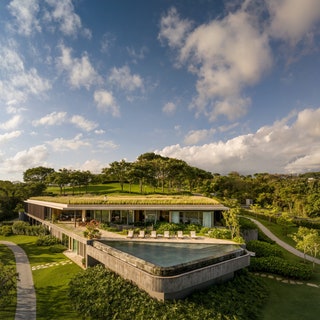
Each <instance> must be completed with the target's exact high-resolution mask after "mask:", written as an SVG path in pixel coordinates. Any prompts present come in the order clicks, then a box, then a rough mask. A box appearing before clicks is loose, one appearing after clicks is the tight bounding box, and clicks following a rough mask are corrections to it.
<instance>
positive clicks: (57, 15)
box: [46, 0, 91, 38]
mask: <svg viewBox="0 0 320 320" xmlns="http://www.w3.org/2000/svg"><path fill="white" fill-rule="evenodd" d="M46 2H47V3H48V4H49V5H50V6H51V7H52V8H53V10H52V11H50V12H47V17H46V18H47V19H52V20H54V21H56V22H58V23H59V24H60V25H59V30H60V31H61V32H62V33H63V34H64V35H67V36H76V35H77V33H78V32H79V31H80V30H82V31H83V34H84V36H86V37H88V38H91V31H90V30H89V29H82V23H81V19H80V17H79V16H78V15H77V14H76V13H75V12H74V6H73V4H72V1H71V0H64V1H56V0H46Z"/></svg>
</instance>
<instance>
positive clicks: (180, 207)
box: [25, 199, 229, 211]
mask: <svg viewBox="0 0 320 320" xmlns="http://www.w3.org/2000/svg"><path fill="white" fill-rule="evenodd" d="M25 202H26V203H29V204H35V205H39V206H44V207H48V208H53V209H58V210H62V211H74V210H168V211H221V210H229V208H228V207H225V206H224V205H221V204H214V205H210V204H148V205H146V204H108V203H106V204H65V203H57V202H49V201H40V200H32V199H28V200H26V201H25Z"/></svg>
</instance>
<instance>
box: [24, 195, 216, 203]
mask: <svg viewBox="0 0 320 320" xmlns="http://www.w3.org/2000/svg"><path fill="white" fill-rule="evenodd" d="M30 200H38V201H46V202H55V203H62V204H74V205H86V204H115V205H117V204H118V205H126V204H128V205H161V204H163V205H164V204H167V205H188V204H190V205H192V204H194V205H195V204H197V205H219V204H220V203H219V202H218V201H217V200H216V199H212V198H208V197H203V196H183V195H172V196H171V195H145V196H143V195H141V196H140V195H132V196H131V195H107V196H93V195H92V196H91V195H90V196H88V195H85V196H58V197H32V198H30Z"/></svg>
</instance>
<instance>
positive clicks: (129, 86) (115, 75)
mask: <svg viewBox="0 0 320 320" xmlns="http://www.w3.org/2000/svg"><path fill="white" fill-rule="evenodd" d="M109 81H110V82H111V83H112V84H114V85H116V86H117V87H119V88H121V89H123V90H125V91H128V92H132V91H134V90H137V89H140V90H143V80H142V78H141V77H140V76H139V75H138V74H131V70H130V68H129V67H128V66H123V67H122V68H119V69H117V68H112V70H111V73H110V76H109Z"/></svg>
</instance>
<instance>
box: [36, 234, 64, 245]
mask: <svg viewBox="0 0 320 320" xmlns="http://www.w3.org/2000/svg"><path fill="white" fill-rule="evenodd" d="M60 243H61V241H60V240H59V239H58V238H56V237H54V236H51V235H46V236H39V238H38V239H37V241H36V245H37V246H52V245H55V244H60Z"/></svg>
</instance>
